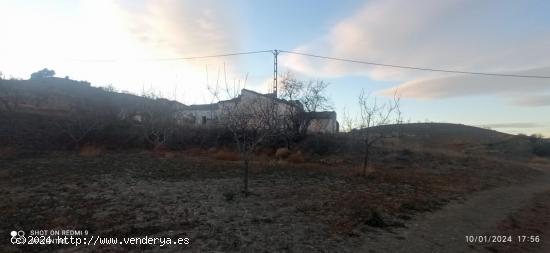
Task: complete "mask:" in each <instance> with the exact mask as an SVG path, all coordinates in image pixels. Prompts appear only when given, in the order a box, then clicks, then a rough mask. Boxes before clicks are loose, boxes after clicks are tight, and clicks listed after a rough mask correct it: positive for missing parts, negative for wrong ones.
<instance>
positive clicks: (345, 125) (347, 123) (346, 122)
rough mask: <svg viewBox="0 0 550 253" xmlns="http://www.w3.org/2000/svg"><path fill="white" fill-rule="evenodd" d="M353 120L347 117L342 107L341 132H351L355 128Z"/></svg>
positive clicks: (349, 116)
mask: <svg viewBox="0 0 550 253" xmlns="http://www.w3.org/2000/svg"><path fill="white" fill-rule="evenodd" d="M355 121H356V120H355V119H354V118H353V117H352V116H351V115H349V113H348V111H347V110H346V108H345V107H344V109H343V110H342V124H341V125H342V130H343V131H344V132H351V131H352V130H353V128H354V127H355Z"/></svg>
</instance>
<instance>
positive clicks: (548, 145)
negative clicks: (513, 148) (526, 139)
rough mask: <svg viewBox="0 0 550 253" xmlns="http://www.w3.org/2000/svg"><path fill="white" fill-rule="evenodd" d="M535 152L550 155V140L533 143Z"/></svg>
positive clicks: (540, 154)
mask: <svg viewBox="0 0 550 253" xmlns="http://www.w3.org/2000/svg"><path fill="white" fill-rule="evenodd" d="M533 154H535V155H537V156H548V157H550V141H540V142H538V143H536V144H534V145H533Z"/></svg>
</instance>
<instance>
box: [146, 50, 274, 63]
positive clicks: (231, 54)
mask: <svg viewBox="0 0 550 253" xmlns="http://www.w3.org/2000/svg"><path fill="white" fill-rule="evenodd" d="M272 52H273V50H261V51H249V52H238V53H228V54H214V55H203V56H190V57H175V58H150V59H145V60H150V61H177V60H194V59H204V58H217V57H228V56H236V55H245V54H261V53H272Z"/></svg>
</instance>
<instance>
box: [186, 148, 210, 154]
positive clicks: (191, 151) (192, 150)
mask: <svg viewBox="0 0 550 253" xmlns="http://www.w3.org/2000/svg"><path fill="white" fill-rule="evenodd" d="M208 152H209V151H207V150H204V149H201V148H188V149H186V150H184V151H183V153H184V154H186V155H190V156H199V155H204V154H206V153H208Z"/></svg>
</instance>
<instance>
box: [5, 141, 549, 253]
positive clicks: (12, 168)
mask: <svg viewBox="0 0 550 253" xmlns="http://www.w3.org/2000/svg"><path fill="white" fill-rule="evenodd" d="M240 165H241V164H240V163H239V162H238V161H221V160H216V159H214V158H213V157H210V156H208V155H190V154H189V153H183V152H172V153H167V154H160V155H159V154H156V155H155V154H151V153H149V152H138V151H136V152H118V153H107V154H104V155H99V156H93V157H82V156H79V155H77V154H74V153H65V152H61V153H50V154H46V155H42V156H38V157H27V158H25V157H21V158H17V159H9V160H0V196H2V201H0V213H2V219H1V220H0V230H1V231H0V234H2V235H5V237H6V236H8V235H9V233H10V231H11V230H26V231H29V230H32V229H48V230H50V229H81V230H84V229H85V230H88V231H90V234H91V235H95V236H104V237H118V238H121V237H144V236H149V237H155V236H156V237H171V238H177V237H188V238H190V244H189V245H177V246H174V245H169V246H158V245H156V246H151V245H141V246H136V245H96V246H82V245H81V246H78V247H75V246H71V245H65V246H53V245H43V246H30V245H26V246H14V245H11V244H2V245H3V246H0V251H1V252H51V251H54V250H59V251H61V252H128V251H134V252H138V251H165V252H180V251H182V250H184V251H192V252H202V251H205V252H243V251H244V252H358V251H362V249H363V247H364V243H365V240H366V238H369V237H371V236H376V235H378V236H380V235H386V234H388V233H389V234H392V233H394V231H399V230H402V229H408V228H409V227H410V226H411V224H413V221H415V219H416V217H418V216H419V215H426V214H429V213H431V212H437V210H440V209H441V208H443V207H445V206H447V205H448V203H461V202H463V201H464V200H466V199H468V198H469V196H471V195H472V194H476V193H477V192H481V191H486V190H490V189H495V188H499V187H508V186H513V185H517V184H521V183H525V182H528V181H531V180H534V179H535V178H537V177H540V176H541V175H542V174H543V173H542V172H540V171H538V170H534V169H531V168H530V167H529V166H528V165H526V163H519V162H509V161H507V162H504V161H500V160H495V159H491V158H487V157H476V156H471V155H460V154H449V153H444V152H442V153H438V152H411V151H407V152H401V153H397V155H396V154H393V153H392V154H386V155H384V156H381V157H379V159H377V160H376V161H375V162H374V165H375V166H374V168H376V169H373V170H371V173H370V174H369V175H368V176H367V177H364V176H360V175H359V169H357V168H356V166H354V165H353V164H348V163H346V162H342V161H334V162H331V161H325V162H323V163H318V162H304V163H297V164H294V163H289V162H287V161H277V160H275V159H273V158H269V159H267V158H265V157H264V158H258V159H257V160H256V161H254V162H253V163H252V171H251V176H250V180H251V181H250V189H251V191H252V194H251V195H250V196H248V197H245V196H243V195H242V194H241V193H240V191H239V189H240V187H241V184H242V179H241V173H242V172H241V168H240ZM449 225H450V226H452V224H449ZM4 242H7V240H4Z"/></svg>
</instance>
